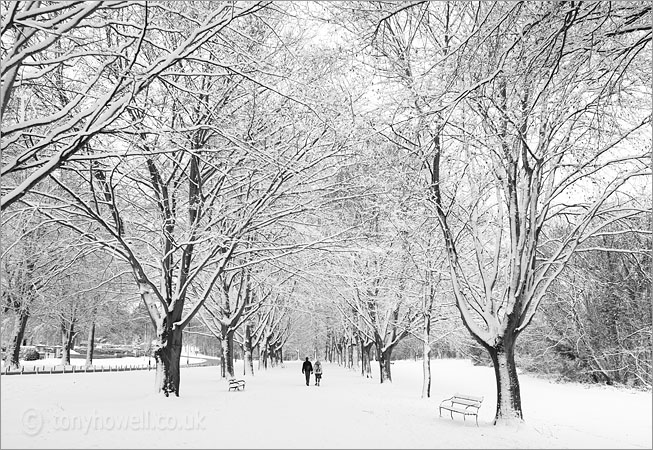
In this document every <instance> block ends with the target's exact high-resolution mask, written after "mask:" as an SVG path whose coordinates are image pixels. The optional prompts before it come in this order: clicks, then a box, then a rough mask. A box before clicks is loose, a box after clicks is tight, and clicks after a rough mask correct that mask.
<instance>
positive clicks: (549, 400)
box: [0, 360, 653, 448]
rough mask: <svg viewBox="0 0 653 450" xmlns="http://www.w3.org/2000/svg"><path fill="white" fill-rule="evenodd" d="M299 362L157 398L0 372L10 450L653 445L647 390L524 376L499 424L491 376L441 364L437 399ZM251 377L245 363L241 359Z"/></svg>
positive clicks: (123, 377)
mask: <svg viewBox="0 0 653 450" xmlns="http://www.w3.org/2000/svg"><path fill="white" fill-rule="evenodd" d="M300 364H301V363H300V362H291V363H286V364H285V366H284V367H283V368H282V367H275V368H272V369H268V370H267V371H260V372H259V371H257V373H256V375H255V376H254V377H251V376H248V377H244V378H245V379H246V380H247V386H246V388H245V390H244V391H236V392H234V391H231V392H229V391H228V390H227V383H226V382H225V381H221V380H220V379H219V370H220V369H219V367H204V368H184V369H182V373H181V377H182V384H181V397H179V398H163V397H161V396H159V395H157V394H154V393H153V385H154V373H153V372H148V371H137V372H114V373H94V374H82V373H77V374H66V375H63V374H60V375H12V376H2V377H0V380H1V381H0V382H1V387H2V402H1V412H2V416H1V417H2V422H1V425H2V426H1V434H0V437H1V446H2V447H3V448H119V447H122V448H137V447H141V448H153V447H159V448H175V447H180V448H651V447H652V437H651V435H652V413H651V407H652V406H653V397H652V394H651V393H650V392H638V391H633V390H624V389H616V388H611V387H604V386H591V387H590V386H585V385H581V384H556V383H552V382H550V381H546V380H542V379H538V378H536V377H532V376H529V375H526V374H522V375H520V381H521V393H522V403H523V409H524V416H525V419H526V422H525V423H524V424H522V425H518V426H493V425H492V419H493V417H494V412H495V401H496V394H495V384H494V383H495V382H494V374H493V370H492V369H491V368H488V367H475V366H473V365H472V364H471V363H470V362H469V361H459V360H435V361H433V364H432V369H433V385H432V391H431V394H432V396H431V398H430V399H421V398H420V392H421V363H420V362H419V361H417V362H414V361H397V362H395V364H394V365H393V366H392V370H393V374H392V376H393V383H392V384H383V385H381V384H380V383H379V382H378V369H377V368H376V367H374V369H375V371H374V377H375V378H373V379H366V378H363V377H361V376H360V374H359V373H358V372H357V371H352V370H348V369H344V368H341V367H338V366H337V365H335V364H328V363H326V364H324V377H323V379H322V385H321V386H319V387H316V386H313V385H311V386H306V385H305V383H304V380H303V376H302V374H301V368H300V367H301V365H300ZM237 371H238V372H240V373H242V362H239V363H238V364H237ZM455 392H464V393H468V394H472V395H477V396H484V397H485V400H484V402H483V406H482V407H481V410H480V415H479V425H480V426H479V427H476V425H475V423H474V420H473V419H472V420H469V419H467V421H466V422H465V421H463V420H462V418H460V417H456V416H454V417H455V420H451V418H450V417H449V415H445V414H444V413H443V417H441V418H440V417H438V410H437V406H438V404H439V403H440V401H441V400H442V399H444V398H446V397H449V396H451V395H452V394H453V393H455Z"/></svg>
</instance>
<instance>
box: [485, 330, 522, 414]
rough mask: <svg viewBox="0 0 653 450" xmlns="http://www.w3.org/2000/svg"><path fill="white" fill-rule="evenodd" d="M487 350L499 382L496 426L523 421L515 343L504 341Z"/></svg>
mask: <svg viewBox="0 0 653 450" xmlns="http://www.w3.org/2000/svg"><path fill="white" fill-rule="evenodd" d="M486 349H487V350H488V352H489V353H490V357H491V358H492V363H493V364H494V374H495V377H496V382H497V412H496V416H495V418H494V424H495V425H497V424H498V423H512V422H515V421H523V420H524V416H523V413H522V409H521V394H520V391H519V379H518V378H517V367H516V366H515V347H514V341H505V340H502V341H500V343H499V344H498V345H497V346H496V347H489V348H488V347H486Z"/></svg>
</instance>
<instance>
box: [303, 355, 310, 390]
mask: <svg viewBox="0 0 653 450" xmlns="http://www.w3.org/2000/svg"><path fill="white" fill-rule="evenodd" d="M302 373H303V374H304V375H305V376H306V386H308V385H309V383H310V382H311V373H313V364H311V362H310V361H309V360H308V356H307V357H306V361H304V364H302Z"/></svg>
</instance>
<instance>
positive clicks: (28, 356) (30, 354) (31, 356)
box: [22, 349, 41, 361]
mask: <svg viewBox="0 0 653 450" xmlns="http://www.w3.org/2000/svg"><path fill="white" fill-rule="evenodd" d="M22 359H23V360H25V361H36V360H37V359H41V355H39V352H37V351H36V350H33V349H28V350H26V351H25V354H24V355H23V358H22Z"/></svg>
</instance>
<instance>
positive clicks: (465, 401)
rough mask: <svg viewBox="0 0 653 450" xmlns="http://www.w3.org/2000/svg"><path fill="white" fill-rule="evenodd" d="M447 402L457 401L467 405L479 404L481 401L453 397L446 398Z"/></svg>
mask: <svg viewBox="0 0 653 450" xmlns="http://www.w3.org/2000/svg"><path fill="white" fill-rule="evenodd" d="M447 401H448V402H452V403H458V404H460V405H467V406H481V402H479V401H475V400H466V399H463V398H457V397H453V398H451V399H450V400H447Z"/></svg>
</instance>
